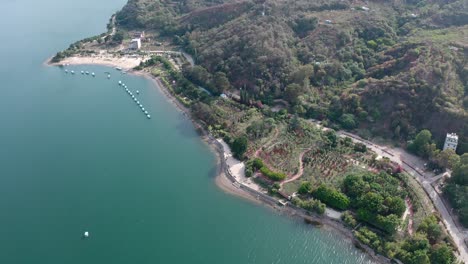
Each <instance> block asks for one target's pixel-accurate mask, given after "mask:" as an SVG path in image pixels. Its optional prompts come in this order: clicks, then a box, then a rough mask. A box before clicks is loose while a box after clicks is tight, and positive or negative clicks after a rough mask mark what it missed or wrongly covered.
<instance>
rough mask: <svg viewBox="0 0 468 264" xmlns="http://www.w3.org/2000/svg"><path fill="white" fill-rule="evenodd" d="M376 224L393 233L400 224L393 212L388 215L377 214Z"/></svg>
mask: <svg viewBox="0 0 468 264" xmlns="http://www.w3.org/2000/svg"><path fill="white" fill-rule="evenodd" d="M376 220H377V222H376V224H377V225H378V226H379V227H381V228H382V229H383V230H385V231H386V232H387V233H389V234H394V233H395V232H396V230H397V227H398V226H399V225H400V218H399V217H398V216H396V215H394V214H391V215H388V216H381V215H378V216H377V219H376Z"/></svg>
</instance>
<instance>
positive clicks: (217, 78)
mask: <svg viewBox="0 0 468 264" xmlns="http://www.w3.org/2000/svg"><path fill="white" fill-rule="evenodd" d="M230 86H231V84H230V83H229V80H228V78H227V77H226V74H225V73H224V72H216V73H215V75H214V77H213V92H215V93H216V94H222V93H223V92H225V91H227V90H229V88H230Z"/></svg>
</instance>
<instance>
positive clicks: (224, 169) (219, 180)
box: [44, 56, 391, 263]
mask: <svg viewBox="0 0 468 264" xmlns="http://www.w3.org/2000/svg"><path fill="white" fill-rule="evenodd" d="M50 59H51V58H48V59H47V61H46V62H45V63H44V64H45V65H48V66H62V65H64V64H69V65H101V66H107V67H119V68H122V70H125V71H127V73H128V74H133V75H136V76H141V77H143V78H146V79H148V80H150V81H151V82H153V84H154V86H155V88H156V89H159V91H161V93H163V94H164V96H165V97H166V99H167V100H168V101H169V102H170V103H172V104H173V105H174V106H175V107H176V109H177V110H178V111H180V112H181V113H182V114H183V115H184V116H186V117H187V118H188V119H189V120H190V121H191V123H192V124H193V126H194V128H195V130H196V131H197V132H198V133H199V136H200V139H201V140H202V141H203V142H205V143H206V144H207V145H208V146H209V147H210V149H211V151H213V152H214V154H215V156H216V159H217V172H216V176H215V178H214V182H215V184H216V186H217V187H218V188H220V189H221V190H222V191H224V192H225V193H228V194H231V195H234V196H237V197H240V198H243V199H245V200H247V201H250V202H253V203H256V204H259V205H262V206H267V207H269V208H271V209H274V210H275V211H277V212H280V213H281V214H284V215H287V216H289V217H297V218H300V219H302V220H303V221H304V222H305V223H306V224H311V225H313V226H316V227H319V228H326V229H331V230H333V231H335V232H338V233H339V234H340V235H342V236H344V237H345V239H347V240H348V241H350V242H351V243H352V244H353V245H354V246H355V248H356V249H359V250H360V251H362V252H363V253H365V254H366V255H367V256H368V257H369V258H370V259H372V260H374V261H377V262H378V263H391V261H390V259H388V258H386V257H384V256H382V255H379V254H377V253H376V252H375V251H374V250H373V249H371V248H370V247H368V246H367V245H364V244H362V243H361V242H360V241H358V240H357V238H356V237H355V236H354V235H353V233H352V230H350V229H349V228H347V227H345V226H344V225H343V224H342V223H341V222H338V221H337V220H335V219H333V218H330V217H328V216H326V215H323V216H316V215H311V214H310V213H309V212H307V211H305V210H304V209H302V208H298V207H296V206H294V205H286V206H281V207H280V206H279V205H278V204H277V200H276V199H274V198H273V197H271V196H267V195H265V194H263V193H259V192H258V191H256V190H253V189H252V188H250V187H249V186H246V185H244V184H243V183H240V182H238V181H237V180H236V179H235V177H234V176H232V175H230V172H229V168H228V165H227V164H226V160H225V159H224V158H225V156H226V151H225V150H224V149H223V146H222V145H221V144H220V143H219V142H218V141H217V140H216V139H215V138H214V137H212V136H211V135H210V134H209V133H208V132H207V131H206V130H205V129H204V128H203V126H202V125H201V124H200V123H199V122H198V121H197V120H196V119H194V118H193V117H192V114H191V111H190V109H188V108H187V107H186V106H184V105H183V104H182V103H181V102H179V101H178V100H177V98H176V97H175V96H174V95H172V94H171V92H170V91H169V90H168V89H167V88H165V87H164V85H163V84H162V83H161V82H160V80H159V79H158V78H157V77H155V76H153V75H152V74H151V73H149V72H146V71H144V70H142V71H135V70H133V68H134V67H129V66H128V64H127V65H126V66H125V67H121V66H122V65H121V64H120V63H118V62H116V63H114V62H115V61H116V60H96V59H95V58H93V59H91V57H81V56H80V57H68V58H66V59H64V60H62V61H60V62H58V63H52V62H51V61H50ZM138 65H139V63H138ZM138 65H135V67H136V66H138ZM255 192H257V193H258V194H257V196H256V197H255V194H254V193H255Z"/></svg>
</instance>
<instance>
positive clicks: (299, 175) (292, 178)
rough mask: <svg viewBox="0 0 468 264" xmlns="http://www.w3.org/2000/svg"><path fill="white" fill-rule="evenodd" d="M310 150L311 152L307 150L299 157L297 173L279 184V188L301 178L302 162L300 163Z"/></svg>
mask: <svg viewBox="0 0 468 264" xmlns="http://www.w3.org/2000/svg"><path fill="white" fill-rule="evenodd" d="M310 150H311V149H310V148H308V149H306V150H304V151H303V152H302V153H301V154H300V155H299V171H298V172H297V173H296V174H295V175H293V176H292V177H291V178H289V179H287V180H285V181H283V182H281V183H280V186H281V188H283V185H284V184H286V183H288V182H292V181H295V180H297V179H299V178H300V177H301V176H302V174H303V173H304V162H302V158H303V157H304V155H305V154H306V153H307V152H309V151H310Z"/></svg>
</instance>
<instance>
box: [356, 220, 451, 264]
mask: <svg viewBox="0 0 468 264" xmlns="http://www.w3.org/2000/svg"><path fill="white" fill-rule="evenodd" d="M355 235H356V237H357V238H358V239H359V240H360V241H361V242H362V243H364V244H366V245H368V246H370V247H372V248H373V249H375V250H376V251H377V252H380V253H382V254H385V255H387V256H389V257H391V258H397V259H399V260H401V261H403V263H409V264H430V263H433V264H436V263H437V264H438V263H446V264H451V263H454V261H455V256H454V254H453V249H452V248H451V247H450V246H449V244H448V243H447V241H446V240H447V237H446V235H445V234H443V232H442V230H441V227H440V224H439V220H438V219H437V218H436V217H435V216H429V217H427V218H426V219H424V221H423V223H421V225H420V226H419V228H418V230H417V232H416V234H415V235H413V236H411V237H408V238H406V239H405V240H403V241H401V242H392V241H388V240H386V239H384V238H382V236H379V235H378V234H376V233H375V232H373V231H372V230H370V229H369V228H367V227H362V228H359V230H358V231H355Z"/></svg>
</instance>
